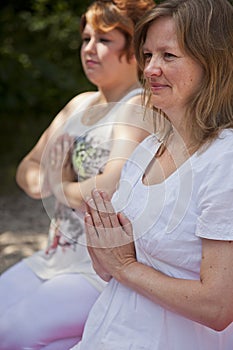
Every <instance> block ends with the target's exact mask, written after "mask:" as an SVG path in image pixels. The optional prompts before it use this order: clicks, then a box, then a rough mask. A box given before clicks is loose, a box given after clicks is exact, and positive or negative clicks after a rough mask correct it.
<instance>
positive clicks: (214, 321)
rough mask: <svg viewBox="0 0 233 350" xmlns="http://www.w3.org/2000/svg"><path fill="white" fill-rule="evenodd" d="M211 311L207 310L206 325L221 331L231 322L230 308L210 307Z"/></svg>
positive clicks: (232, 316) (232, 318)
mask: <svg viewBox="0 0 233 350" xmlns="http://www.w3.org/2000/svg"><path fill="white" fill-rule="evenodd" d="M212 311H213V312H211V313H210V312H209V316H210V317H209V319H208V321H207V322H206V323H207V324H206V326H208V327H209V328H211V329H213V330H214V331H217V332H222V331H224V329H226V328H227V327H228V326H229V325H230V324H231V323H232V322H233V315H232V310H231V309H230V308H229V307H225V306H222V305H221V306H220V305H219V306H216V304H215V305H214V307H212Z"/></svg>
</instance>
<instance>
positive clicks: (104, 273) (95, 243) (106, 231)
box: [85, 190, 137, 281]
mask: <svg viewBox="0 0 233 350" xmlns="http://www.w3.org/2000/svg"><path fill="white" fill-rule="evenodd" d="M85 228H86V235H87V245H88V251H89V253H90V256H91V258H92V263H93V267H94V269H95V271H96V272H97V274H99V276H100V277H102V278H103V279H104V280H105V281H109V280H110V278H111V277H114V278H116V279H118V280H120V279H121V274H122V273H124V268H126V267H128V266H129V264H132V263H135V262H136V261H137V260H136V253H135V246H134V241H133V229H132V225H131V223H130V221H129V220H128V219H127V218H126V217H125V216H124V214H122V213H116V212H115V211H114V209H113V206H112V204H111V201H110V199H109V197H108V195H107V194H106V193H105V192H102V191H97V190H93V191H92V198H91V199H89V200H88V201H87V213H86V215H85Z"/></svg>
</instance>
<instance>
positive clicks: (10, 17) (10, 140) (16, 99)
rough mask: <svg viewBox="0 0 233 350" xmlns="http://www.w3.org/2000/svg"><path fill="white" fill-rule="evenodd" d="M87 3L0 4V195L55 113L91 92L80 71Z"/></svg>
mask: <svg viewBox="0 0 233 350" xmlns="http://www.w3.org/2000/svg"><path fill="white" fill-rule="evenodd" d="M90 3H91V1H88V0H68V1H66V0H31V1H30V0H10V1H9V0H8V1H4V0H1V2H0V42H1V44H0V194H5V193H12V192H13V191H15V190H16V189H17V186H16V184H15V170H16V167H17V164H18V162H19V161H20V160H21V159H22V157H23V156H24V155H25V154H26V153H27V152H28V151H29V150H30V149H31V147H32V146H33V145H34V144H35V142H36V141H37V139H38V138H39V136H40V135H41V133H42V132H43V130H44V129H45V128H46V127H47V126H48V124H49V123H50V122H51V120H52V119H53V118H54V116H55V115H56V114H57V112H58V111H59V110H60V109H61V108H62V107H63V106H64V105H65V104H66V103H67V102H68V101H69V100H70V99H71V98H72V97H73V96H75V95H76V94H77V93H79V92H81V91H85V90H86V89H90V88H91V89H94V87H93V86H91V85H90V83H89V82H88V81H87V80H86V78H85V76H84V75H83V72H82V68H81V65H80V57H79V49H80V35H79V20H80V15H81V14H82V13H83V11H84V10H85V9H86V7H87V6H88V5H89V4H90Z"/></svg>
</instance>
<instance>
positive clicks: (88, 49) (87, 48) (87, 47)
mask: <svg viewBox="0 0 233 350" xmlns="http://www.w3.org/2000/svg"><path fill="white" fill-rule="evenodd" d="M84 50H85V51H86V52H96V43H95V40H94V39H90V40H89V41H88V43H87V44H86V45H85V48H84Z"/></svg>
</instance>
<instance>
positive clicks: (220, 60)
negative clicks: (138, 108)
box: [134, 0, 233, 145]
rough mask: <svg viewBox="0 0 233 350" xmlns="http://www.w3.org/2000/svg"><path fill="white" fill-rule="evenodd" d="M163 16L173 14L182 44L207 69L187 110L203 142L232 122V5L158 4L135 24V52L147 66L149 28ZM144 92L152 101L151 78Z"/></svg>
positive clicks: (192, 0) (168, 0) (209, 0)
mask: <svg viewBox="0 0 233 350" xmlns="http://www.w3.org/2000/svg"><path fill="white" fill-rule="evenodd" d="M160 17H172V18H173V20H174V23H175V26H176V33H177V39H178V43H179V46H180V48H181V50H182V51H183V52H185V53H186V54H187V55H189V56H190V57H192V58H193V59H194V60H196V61H197V62H198V63H199V64H200V65H201V66H202V67H203V70H204V76H203V80H202V83H201V87H200V89H199V91H198V92H196V93H195V94H194V95H193V96H191V98H190V100H189V103H188V107H187V111H186V112H187V113H186V115H187V119H186V121H187V124H188V127H189V128H190V130H191V132H192V135H193V138H194V140H195V142H197V143H198V144H199V145H202V144H204V143H205V142H206V141H208V140H209V141H210V140H213V139H214V138H215V137H216V136H217V135H218V133H219V131H220V130H222V129H224V128H233V110H232V107H233V74H232V72H233V30H232V29H233V7H232V5H231V4H230V3H229V2H228V1H227V0H165V1H164V2H163V3H161V4H159V5H157V6H156V7H155V8H154V9H152V10H151V11H150V12H149V13H148V14H147V15H146V16H145V17H143V18H142V20H141V21H140V22H139V23H138V25H137V26H136V32H135V38H134V41H135V55H136V58H137V61H138V64H139V67H140V69H141V70H142V71H143V69H144V66H145V62H144V57H143V50H142V47H143V44H144V42H145V40H146V35H147V31H148V28H149V27H150V25H151V24H152V23H153V22H154V21H156V19H157V18H160ZM154 35H159V33H155V34H154ZM145 96H147V99H148V103H150V93H149V89H148V87H147V86H146V81H145ZM158 112H159V114H160V116H162V117H164V115H162V114H163V113H162V112H161V111H158Z"/></svg>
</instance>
